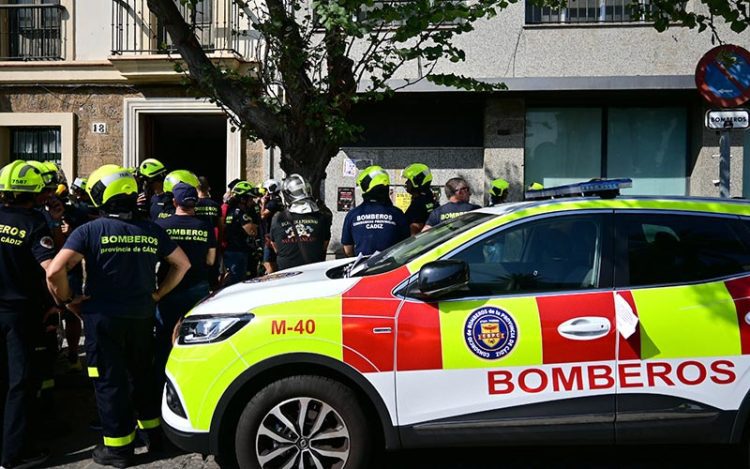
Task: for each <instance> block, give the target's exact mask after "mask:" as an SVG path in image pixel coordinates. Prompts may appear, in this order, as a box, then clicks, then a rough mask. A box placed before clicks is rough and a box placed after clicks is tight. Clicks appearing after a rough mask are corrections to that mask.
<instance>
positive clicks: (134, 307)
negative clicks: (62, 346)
mask: <svg viewBox="0 0 750 469" xmlns="http://www.w3.org/2000/svg"><path fill="white" fill-rule="evenodd" d="M86 191H87V192H88V194H89V197H91V201H92V202H93V203H94V205H95V206H96V207H98V208H99V209H100V210H101V212H102V217H101V218H98V219H96V220H92V221H91V222H89V223H86V224H85V225H82V226H80V227H78V228H76V229H75V231H73V233H71V235H70V236H69V237H68V240H67V241H66V242H65V245H64V246H63V249H62V250H61V251H60V252H59V253H58V254H57V256H55V258H54V259H53V260H52V262H51V263H50V265H49V266H48V268H47V284H48V286H49V289H50V291H51V292H52V294H53V295H54V296H55V298H57V300H58V303H59V304H62V305H65V306H67V307H68V309H70V310H71V311H73V312H75V313H83V321H84V331H85V337H86V341H85V348H86V362H87V365H88V375H89V377H90V378H92V380H93V382H94V390H95V395H96V404H97V409H98V412H99V418H100V420H101V425H102V434H103V437H104V441H103V444H99V445H97V446H96V448H94V451H93V454H92V457H93V459H94V462H96V463H97V464H101V465H110V466H116V467H127V466H129V465H131V464H132V462H133V449H134V441H135V429H136V426H137V427H138V428H139V429H141V430H144V431H145V433H146V440H147V447H148V450H149V452H153V451H158V450H159V449H160V446H161V438H162V437H161V433H160V432H161V429H160V420H159V415H160V402H159V399H158V397H157V396H156V395H155V393H154V369H153V363H154V362H153V360H154V350H153V348H154V340H153V330H154V316H155V313H156V303H158V302H159V301H160V300H161V299H162V298H163V297H164V296H166V295H167V294H168V293H169V292H170V291H172V289H173V288H174V287H176V286H177V285H178V284H179V283H180V281H181V280H182V278H183V276H184V275H185V273H186V272H187V271H188V269H189V268H190V261H189V260H188V258H187V256H186V255H185V253H184V252H183V251H182V249H180V248H179V246H177V244H175V242H174V241H172V240H171V239H170V238H169V236H168V235H167V233H166V232H165V231H164V229H162V228H161V227H160V226H158V225H156V224H155V223H153V222H151V221H148V220H143V219H141V218H140V217H138V216H137V198H138V185H137V183H136V181H135V179H134V178H133V176H132V175H131V174H130V172H128V171H127V170H125V168H122V167H120V166H117V165H104V166H102V167H100V168H99V169H97V170H96V171H94V172H93V173H92V174H91V176H90V177H89V181H88V185H87V188H86ZM84 259H85V260H86V263H85V269H86V278H87V285H86V294H87V295H88V296H87V297H80V296H79V297H74V296H73V293H72V292H71V289H70V286H69V284H68V277H67V273H68V272H69V271H70V269H72V268H73V267H75V266H76V265H78V264H79V263H80V262H81V261H82V260H84ZM159 262H165V263H167V264H169V267H170V268H169V271H168V272H167V274H166V276H164V278H163V279H162V280H161V282H159V284H158V287H157V283H156V276H155V274H154V273H155V272H156V266H157V264H158V263H159Z"/></svg>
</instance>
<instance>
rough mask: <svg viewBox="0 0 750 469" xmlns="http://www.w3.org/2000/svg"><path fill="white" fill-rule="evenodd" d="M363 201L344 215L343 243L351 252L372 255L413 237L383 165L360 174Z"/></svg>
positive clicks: (345, 251)
mask: <svg viewBox="0 0 750 469" xmlns="http://www.w3.org/2000/svg"><path fill="white" fill-rule="evenodd" d="M357 185H358V186H359V188H360V189H361V190H362V204H360V205H357V206H356V207H354V208H353V209H352V210H350V211H349V213H347V214H346V218H344V225H343V228H342V232H341V244H343V246H344V253H345V254H346V255H347V256H355V255H359V254H362V255H363V256H369V255H372V254H374V253H376V252H378V251H382V250H384V249H387V248H389V247H391V246H393V245H394V244H396V243H398V242H399V241H401V240H404V239H406V238H408V237H409V222H408V221H407V219H406V215H404V212H402V211H401V210H399V209H398V208H396V207H394V206H393V203H391V198H390V188H391V178H390V176H388V173H387V172H386V171H385V170H384V169H383V168H381V167H380V166H370V167H369V168H366V169H363V170H362V171H361V172H360V173H359V175H358V176H357Z"/></svg>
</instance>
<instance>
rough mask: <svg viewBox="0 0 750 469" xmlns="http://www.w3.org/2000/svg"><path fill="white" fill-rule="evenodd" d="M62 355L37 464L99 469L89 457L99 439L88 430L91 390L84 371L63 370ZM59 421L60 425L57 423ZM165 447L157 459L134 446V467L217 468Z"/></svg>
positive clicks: (92, 403)
mask: <svg viewBox="0 0 750 469" xmlns="http://www.w3.org/2000/svg"><path fill="white" fill-rule="evenodd" d="M64 357H65V354H64V353H61V354H60V355H59V359H58V363H57V367H56V368H57V370H58V374H57V376H55V408H56V410H57V414H58V415H57V418H56V419H55V423H54V424H50V425H48V426H46V427H45V428H43V429H42V430H43V433H44V435H41V437H40V441H39V442H38V446H39V447H41V448H48V449H49V450H50V452H51V456H50V459H49V460H47V461H46V462H45V463H44V464H43V465H42V466H40V467H60V468H66V469H83V468H99V467H102V466H99V465H98V464H96V463H94V462H93V461H92V459H91V451H92V449H93V448H94V446H95V445H96V444H97V443H98V442H100V441H101V435H100V433H99V432H98V431H94V430H91V429H90V428H89V423H90V422H91V421H93V420H95V419H96V405H95V401H94V389H93V386H92V384H91V381H90V380H89V378H88V377H86V375H85V370H86V367H85V366H84V367H83V369H84V371H83V372H78V373H72V374H70V373H66V369H67V366H66V365H67V364H66V360H65V358H64ZM58 422H59V424H58ZM168 448H169V449H168V450H167V451H166V452H165V453H164V454H163V455H161V457H160V458H158V459H155V458H154V457H152V456H150V455H148V454H146V453H145V448H137V449H136V461H135V462H136V464H137V466H134V467H148V468H164V469H167V468H170V469H172V468H184V469H203V468H206V469H217V468H218V465H217V464H216V463H215V462H214V461H213V458H208V460H207V461H203V458H202V457H201V455H200V454H185V453H182V452H180V451H179V450H178V449H177V448H174V447H173V446H172V445H171V444H169V445H168Z"/></svg>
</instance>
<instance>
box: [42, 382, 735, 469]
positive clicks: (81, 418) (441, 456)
mask: <svg viewBox="0 0 750 469" xmlns="http://www.w3.org/2000/svg"><path fill="white" fill-rule="evenodd" d="M56 382H57V394H56V408H57V411H58V417H59V419H58V420H59V421H62V422H65V423H66V424H68V425H69V426H70V428H61V429H54V428H51V427H46V428H45V431H46V432H49V435H48V437H45V438H44V440H43V441H44V442H47V444H48V447H49V448H50V449H51V451H52V457H51V458H50V459H49V460H48V461H47V463H45V464H44V465H43V466H42V467H60V468H66V469H83V468H87V469H88V468H98V467H101V466H99V465H97V464H95V463H94V462H93V461H92V460H91V449H92V448H93V446H94V445H95V444H96V443H97V442H98V439H99V435H98V433H97V432H95V431H92V430H90V429H89V428H88V425H89V422H91V420H92V419H94V416H95V410H94V399H93V391H92V389H91V387H90V386H91V384H90V382H89V380H88V379H87V378H86V377H84V376H83V375H82V374H63V375H59V376H57V378H56ZM44 442H43V443H42V444H41V446H45V443H44ZM734 451H735V449H734V448H729V447H721V446H699V447H696V446H692V447H688V446H669V447H664V446H633V447H612V446H599V447H590V446H580V447H570V446H569V447H543V448H539V447H521V448H455V449H438V450H435V449H421V450H408V451H399V452H395V453H390V454H386V455H384V456H382V458H381V459H380V461H379V462H377V463H376V464H377V465H376V466H375V467H376V468H389V469H391V468H392V469H491V468H503V469H507V468H512V469H516V468H517V469H520V468H530V467H531V468H585V469H594V468H597V469H600V468H618V469H631V468H632V469H634V468H659V469H664V468H675V469H676V468H680V469H682V468H688V467H689V468H696V469H699V468H711V469H717V468H732V467H742V465H741V464H740V463H739V461H738V459H737V458H736V457H735V456H736V452H734ZM137 453H138V456H137V459H136V462H137V464H138V466H137V467H142V468H153V469H156V468H163V469H167V468H170V469H171V468H183V469H204V468H205V469H216V468H218V465H217V464H216V463H215V462H214V460H213V458H211V457H209V458H208V460H206V461H204V460H203V458H202V457H201V455H198V454H183V453H181V452H179V451H178V450H177V449H175V448H171V449H170V450H169V451H167V452H166V453H165V454H164V456H163V457H162V458H161V459H158V460H155V459H154V458H152V457H150V456H148V455H147V454H144V452H143V448H139V449H138V450H137Z"/></svg>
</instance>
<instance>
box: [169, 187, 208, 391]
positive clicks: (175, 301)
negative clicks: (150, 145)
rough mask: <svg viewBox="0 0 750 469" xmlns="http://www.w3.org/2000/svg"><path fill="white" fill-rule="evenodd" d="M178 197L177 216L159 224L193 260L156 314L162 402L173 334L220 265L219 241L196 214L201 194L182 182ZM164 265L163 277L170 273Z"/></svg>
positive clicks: (205, 292) (203, 294)
mask: <svg viewBox="0 0 750 469" xmlns="http://www.w3.org/2000/svg"><path fill="white" fill-rule="evenodd" d="M170 190H171V191H172V194H173V195H174V199H173V204H174V207H175V214H174V215H172V216H171V217H169V218H162V219H160V220H158V221H157V222H156V224H157V225H159V226H161V227H162V228H164V229H165V230H166V232H167V234H168V235H169V237H170V238H171V239H172V241H174V242H175V243H177V245H178V246H180V248H182V250H183V251H184V252H185V254H186V255H187V257H188V259H189V260H190V270H188V272H187V274H185V277H184V278H183V279H182V282H180V284H179V285H178V286H177V287H175V289H174V290H172V292H171V293H170V294H168V295H166V296H165V297H164V298H162V300H161V301H160V302H159V305H158V308H157V313H156V354H155V358H156V359H155V367H156V377H157V383H156V384H157V390H158V398H161V391H162V388H163V386H164V367H165V366H166V364H167V357H168V356H169V351H170V350H171V349H172V332H173V331H174V328H175V325H176V324H177V322H178V321H180V320H181V319H182V318H183V317H184V316H185V314H187V313H188V311H190V309H191V308H192V307H193V306H195V304H196V303H197V302H198V301H200V300H201V299H203V298H205V297H206V296H208V293H209V283H210V277H211V276H212V273H213V265H214V262H215V261H216V237H215V236H214V230H213V227H212V226H211V225H209V224H208V222H206V221H204V220H201V219H200V218H198V217H197V216H196V214H195V208H196V204H197V203H198V191H197V190H196V189H195V187H193V186H191V185H190V184H187V183H184V182H180V183H177V185H175V186H174V187H173V188H171V189H170ZM165 270H166V266H165V265H164V264H161V265H160V268H159V277H160V278H161V277H163V275H164V274H165V273H166V272H164V271H165Z"/></svg>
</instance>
